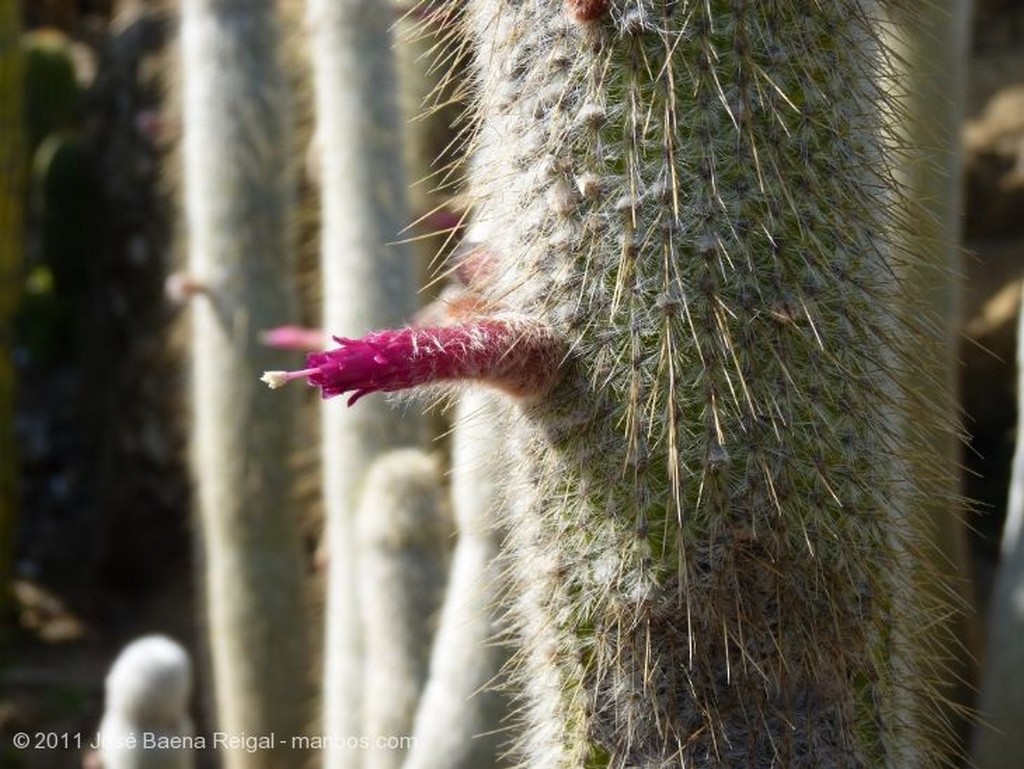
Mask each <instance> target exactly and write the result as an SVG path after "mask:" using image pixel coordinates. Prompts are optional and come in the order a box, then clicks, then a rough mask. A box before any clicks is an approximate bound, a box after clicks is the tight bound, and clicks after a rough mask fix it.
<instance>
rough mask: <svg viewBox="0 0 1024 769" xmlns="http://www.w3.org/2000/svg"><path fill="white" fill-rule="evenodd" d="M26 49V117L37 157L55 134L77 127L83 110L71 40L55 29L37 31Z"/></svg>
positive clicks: (30, 147)
mask: <svg viewBox="0 0 1024 769" xmlns="http://www.w3.org/2000/svg"><path fill="white" fill-rule="evenodd" d="M23 45H24V47H25V117H26V120H27V130H28V150H29V153H30V154H35V151H36V149H38V147H39V145H40V144H42V142H43V140H44V139H45V138H46V137H47V136H49V135H50V134H52V133H54V132H55V131H63V130H68V129H71V128H74V127H75V126H76V125H77V124H78V120H79V115H80V110H81V106H82V105H81V94H80V92H79V87H78V81H77V80H76V78H75V65H74V61H73V59H72V52H71V40H70V39H69V38H68V37H67V35H65V34H63V33H62V32H58V31H57V30H55V29H48V28H44V29H39V30H33V31H32V32H28V33H26V34H25V36H24V38H23Z"/></svg>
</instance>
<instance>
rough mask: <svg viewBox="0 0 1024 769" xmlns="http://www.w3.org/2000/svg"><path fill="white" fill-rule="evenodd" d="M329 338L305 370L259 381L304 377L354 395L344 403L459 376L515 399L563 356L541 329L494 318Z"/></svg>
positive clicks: (546, 376)
mask: <svg viewBox="0 0 1024 769" xmlns="http://www.w3.org/2000/svg"><path fill="white" fill-rule="evenodd" d="M334 341H336V342H337V343H338V347H337V348H335V349H333V350H327V351H326V352H320V353H313V354H311V355H309V356H307V358H306V365H307V368H305V369H302V370H301V371H268V372H266V373H265V374H264V375H263V381H264V382H266V383H267V384H269V385H270V386H271V387H280V386H282V385H284V384H285V383H287V382H290V381H292V380H293V379H307V380H308V381H309V383H310V384H311V385H315V386H317V387H320V389H321V392H322V395H323V397H324V398H332V397H334V396H335V395H341V394H343V393H348V392H351V393H353V395H352V397H350V398H349V400H348V404H349V405H350V406H351V405H352V404H353V403H355V402H356V401H357V400H359V399H360V398H362V397H363V396H364V395H367V394H369V393H373V392H393V391H395V390H405V389H408V388H411V387H417V386H419V385H425V384H431V383H434V382H443V381H453V380H460V379H470V380H478V381H481V382H486V383H488V384H491V385H493V386H495V387H498V388H500V389H502V390H505V391H506V392H509V393H511V394H513V395H517V396H520V397H528V396H540V395H543V394H545V393H546V392H548V391H549V390H550V389H551V388H552V387H553V386H554V384H555V383H556V381H557V377H558V367H559V364H560V363H561V359H562V355H563V351H562V347H561V345H559V344H558V342H557V341H556V339H555V337H554V335H553V334H552V333H551V332H550V331H549V330H547V329H546V328H538V326H537V324H535V323H532V322H529V321H525V320H520V319H511V318H504V317H500V316H499V317H494V318H487V319H481V320H476V321H473V322H466V323H461V324H455V325H450V326H436V327H427V328H401V329H397V330H390V331H375V332H373V333H370V334H367V335H366V336H364V337H363V338H362V339H345V338H342V337H334Z"/></svg>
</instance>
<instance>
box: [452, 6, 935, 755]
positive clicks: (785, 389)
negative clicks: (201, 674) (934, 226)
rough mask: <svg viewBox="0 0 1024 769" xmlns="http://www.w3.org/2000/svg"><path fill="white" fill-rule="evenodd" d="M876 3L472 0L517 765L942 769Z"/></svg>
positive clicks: (907, 330) (477, 184)
mask: <svg viewBox="0 0 1024 769" xmlns="http://www.w3.org/2000/svg"><path fill="white" fill-rule="evenodd" d="M885 5H886V4H885V3H876V2H870V1H868V0H835V2H828V3H808V2H804V0H777V1H776V2H770V3H768V2H760V1H759V0H706V1H705V2H691V1H688V0H676V1H675V2H671V1H670V0H656V1H651V0H622V2H612V3H607V4H605V3H602V2H599V1H598V0H591V1H589V2H587V1H584V0H579V1H577V0H567V2H565V3H564V4H562V3H556V2H540V3H495V2H492V1H491V0H470V2H469V3H468V13H469V23H470V27H471V29H472V34H473V38H474V41H475V43H474V47H475V49H476V66H477V73H478V84H477V104H476V105H475V112H476V115H477V118H478V121H479V130H478V132H477V138H476V147H475V152H476V160H475V162H474V164H473V167H472V169H471V177H470V184H469V186H470V192H471V196H472V198H473V202H474V206H475V209H474V216H475V217H477V218H478V219H479V221H481V222H482V223H485V224H487V225H488V229H489V231H490V233H491V234H490V236H489V237H488V242H487V247H488V248H489V249H490V250H491V251H492V252H493V253H494V254H495V255H496V264H495V266H494V270H493V272H494V274H493V275H492V276H490V277H489V278H488V280H487V284H486V285H482V286H480V289H479V290H480V291H481V292H482V293H484V294H485V295H486V296H485V298H487V299H490V300H491V301H492V302H494V303H503V304H504V305H505V306H509V307H510V308H511V309H512V310H513V311H515V312H520V313H523V314H525V315H527V316H531V317H533V318H535V319H536V320H537V321H538V322H539V323H543V324H545V325H546V326H547V327H548V328H551V329H553V331H554V333H555V334H556V335H558V336H561V337H562V338H564V340H565V344H566V349H568V350H570V354H569V357H568V358H567V360H566V361H565V363H564V364H563V366H562V380H561V384H560V385H559V386H558V387H557V388H556V389H555V390H554V391H553V392H552V393H551V394H550V395H549V396H546V397H544V398H541V399H538V400H535V401H534V402H531V403H530V404H525V405H524V406H523V407H522V409H521V411H522V418H521V419H520V420H518V425H517V426H516V428H515V431H514V436H513V438H512V439H511V440H510V443H509V446H510V450H509V470H510V475H511V476H512V477H511V478H510V488H509V490H508V499H509V508H510V510H509V524H510V526H511V528H512V536H511V539H512V542H513V545H514V549H515V552H514V554H513V558H514V560H515V563H516V573H517V577H518V582H519V593H520V598H519V601H518V608H517V617H518V623H519V626H520V630H521V633H522V636H523V643H524V645H525V648H526V651H525V653H524V656H525V662H524V664H523V667H522V670H521V678H522V684H523V687H524V689H525V691H526V695H525V702H524V711H525V713H526V720H527V724H526V728H525V731H524V733H523V738H522V744H521V756H522V761H523V764H524V765H525V766H529V767H531V769H549V768H550V769H554V768H556V767H558V768H561V767H581V766H587V767H636V766H642V767H646V768H662V767H664V769H668V767H679V766H687V767H693V768H694V769H709V768H710V767H743V768H744V769H746V768H749V767H755V768H757V769H760V768H761V767H765V768H767V767H777V766H786V767H790V769H810V767H820V766H841V767H868V766H884V765H893V766H906V765H908V761H909V760H910V758H911V756H913V757H914V758H913V760H914V761H920V762H921V763H927V762H928V761H929V760H930V758H929V757H930V755H931V747H930V744H929V736H930V735H929V733H928V728H929V727H928V726H927V723H928V720H927V712H928V711H929V710H930V707H931V706H930V704H929V702H928V701H927V700H926V699H925V696H926V695H925V694H924V693H923V692H922V691H921V690H923V689H926V688H927V684H926V682H925V681H923V680H921V679H920V677H917V676H915V675H914V674H913V671H912V670H911V669H910V667H911V666H910V665H909V664H908V660H916V659H917V658H919V657H921V656H922V655H926V654H927V651H926V650H924V649H922V648H920V647H919V644H925V643H927V639H925V638H924V637H923V634H922V633H919V632H916V631H917V629H918V628H920V627H921V626H923V625H928V623H929V622H930V621H931V619H932V618H931V616H929V615H927V614H923V613H921V611H919V607H918V606H917V604H916V602H917V600H918V598H919V596H920V593H919V591H918V590H917V589H916V588H915V587H914V586H913V585H912V584H911V580H912V579H914V577H915V576H916V575H917V570H916V569H915V568H914V565H913V561H914V559H915V558H916V555H915V549H914V542H915V540H916V538H917V537H918V536H919V532H918V531H916V530H915V525H916V522H917V521H918V520H919V519H920V516H919V515H918V514H917V513H918V509H917V508H915V504H916V503H917V501H918V500H919V498H920V496H921V495H920V494H919V493H918V490H917V487H916V486H915V484H914V482H913V480H912V479H910V478H908V477H906V476H907V474H906V471H907V468H909V467H912V466H914V462H913V461H912V456H915V455H916V454H917V453H918V452H923V451H926V449H925V448H924V447H923V446H922V444H921V442H920V440H919V436H916V435H914V434H912V433H911V431H909V430H905V429H904V428H906V427H907V426H908V422H907V419H906V418H905V416H904V415H903V408H904V403H903V399H902V397H901V395H900V382H901V381H902V380H901V376H902V369H903V367H904V366H905V365H906V364H907V361H908V360H909V353H908V351H907V349H905V348H906V347H907V346H909V345H910V344H912V341H911V340H912V339H913V338H914V336H913V335H914V334H915V333H919V332H920V329H917V328H913V327H912V325H911V324H910V319H909V318H907V317H905V315H906V313H904V311H903V306H902V305H901V304H900V302H899V301H898V300H897V297H898V294H899V292H900V286H899V283H898V278H896V277H895V276H896V275H898V274H899V273H900V270H898V269H897V267H898V265H899V262H900V261H901V260H903V259H908V258H912V255H911V256H908V255H906V254H904V253H902V252H898V251H895V250H893V249H891V248H890V246H891V245H892V244H891V242H890V241H889V239H888V237H889V233H890V232H891V226H892V224H893V222H894V221H896V220H897V219H898V218H899V216H900V215H901V212H902V211H903V208H902V205H901V196H900V190H899V188H898V185H897V183H896V182H895V180H894V179H893V177H892V174H891V172H890V158H889V157H888V156H887V151H888V147H889V143H888V142H887V141H886V140H885V139H884V138H883V135H882V132H883V130H884V129H885V128H886V127H888V126H891V125H893V124H894V118H893V117H892V116H891V115H889V114H887V113H889V111H890V110H892V109H894V108H896V107H898V105H896V104H894V97H893V96H891V95H890V94H887V93H886V91H885V89H884V87H883V84H882V83H881V80H880V79H879V77H878V76H879V75H880V74H885V72H886V69H887V65H886V63H885V56H884V55H883V53H884V51H883V46H882V43H881V41H880V39H879V16H880V14H881V9H882V7H883V6H885ZM912 631H913V632H912ZM919 695H920V697H919Z"/></svg>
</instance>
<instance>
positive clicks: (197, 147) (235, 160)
mask: <svg viewBox="0 0 1024 769" xmlns="http://www.w3.org/2000/svg"><path fill="white" fill-rule="evenodd" d="M275 5H276V4H275V3H274V2H273V0H185V2H183V4H182V13H181V57H182V78H183V93H182V100H183V101H182V104H183V109H182V114H183V115H184V116H185V121H184V126H183V140H182V141H183V148H182V150H183V152H182V155H183V159H184V184H185V190H184V195H185V212H186V217H187V230H188V249H189V271H190V273H191V274H192V275H193V276H194V278H195V279H196V280H199V281H201V282H202V283H203V285H204V286H205V292H204V293H203V294H202V295H200V296H197V297H196V298H195V299H194V300H193V316H192V321H193V327H192V332H193V333H192V337H193V342H192V363H193V384H192V409H193V420H194V435H193V454H194V462H195V473H196V479H197V487H198V488H197V492H198V503H199V510H200V518H201V523H202V535H203V543H204V546H205V567H206V574H205V579H206V608H207V610H208V625H209V630H210V644H211V653H212V654H211V656H212V663H213V673H214V686H215V690H216V696H217V718H218V728H219V729H220V730H222V731H225V732H230V733H232V734H241V733H242V732H245V733H246V734H250V735H253V734H258V735H264V734H269V733H270V732H277V733H278V734H288V735H294V734H301V733H303V731H304V730H305V729H306V728H307V727H308V725H309V718H308V716H307V707H308V706H309V704H310V690H309V687H308V686H307V683H306V682H307V679H308V676H309V674H310V671H309V670H308V668H307V663H308V660H309V648H308V645H307V641H308V639H307V633H306V627H307V625H308V621H307V620H308V617H307V614H306V611H305V605H304V604H305V602H304V600H303V589H304V588H303V584H302V575H303V565H302V556H301V551H300V545H299V536H298V530H297V522H296V517H295V515H294V512H293V511H292V510H290V509H289V505H288V497H289V489H290V486H289V476H288V472H287V468H286V465H285V462H284V461H283V460H282V457H286V456H288V451H289V449H288V447H289V445H290V444H291V440H292V436H291V431H292V423H293V417H294V415H295V411H296V407H297V405H298V404H297V402H296V401H295V400H294V399H293V398H291V397H288V398H282V399H275V398H272V397H267V393H266V392H264V391H259V390H257V389H256V388H255V387H254V386H253V383H251V382H250V381H249V379H250V378H249V377H248V376H246V372H248V371H252V370H253V369H254V368H256V369H260V368H266V366H267V364H268V362H270V361H272V360H274V358H275V357H276V356H275V353H274V352H273V351H268V350H267V349H266V348H265V347H263V346H262V345H260V343H259V340H258V333H259V331H260V330H261V329H264V328H268V327H273V326H276V325H279V324H281V323H284V322H285V321H286V320H288V319H290V318H292V317H294V314H293V307H294V304H295V296H294V289H293V287H292V278H291V276H292V270H291V259H290V255H289V252H288V247H287V244H288V236H289V217H288V211H289V206H290V204H291V202H292V191H291V188H290V183H289V164H288V150H289V146H288V145H289V125H288V119H287V116H288V114H289V113H288V101H289V100H288V93H287V89H286V88H285V83H284V78H283V74H282V71H281V69H280V66H279V63H278V39H277V38H278V22H277V18H276V14H275ZM304 760H305V757H304V756H303V755H302V752H301V751H296V750H281V751H276V750H262V751H258V752H255V753H247V752H245V751H243V750H238V751H227V752H226V753H225V755H224V762H225V766H226V767H228V768H229V769H231V768H232V767H242V766H245V767H247V769H254V768H255V767H271V766H273V767H289V766H300V765H302V764H303V762H304Z"/></svg>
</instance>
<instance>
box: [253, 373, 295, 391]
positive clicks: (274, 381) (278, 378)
mask: <svg viewBox="0 0 1024 769" xmlns="http://www.w3.org/2000/svg"><path fill="white" fill-rule="evenodd" d="M291 380H292V377H290V376H288V372H287V371H264V372H263V376H261V377H260V381H261V382H266V383H267V384H268V385H269V386H270V389H271V390H276V389H277V388H278V387H284V386H285V385H286V384H288V382H290V381H291Z"/></svg>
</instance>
